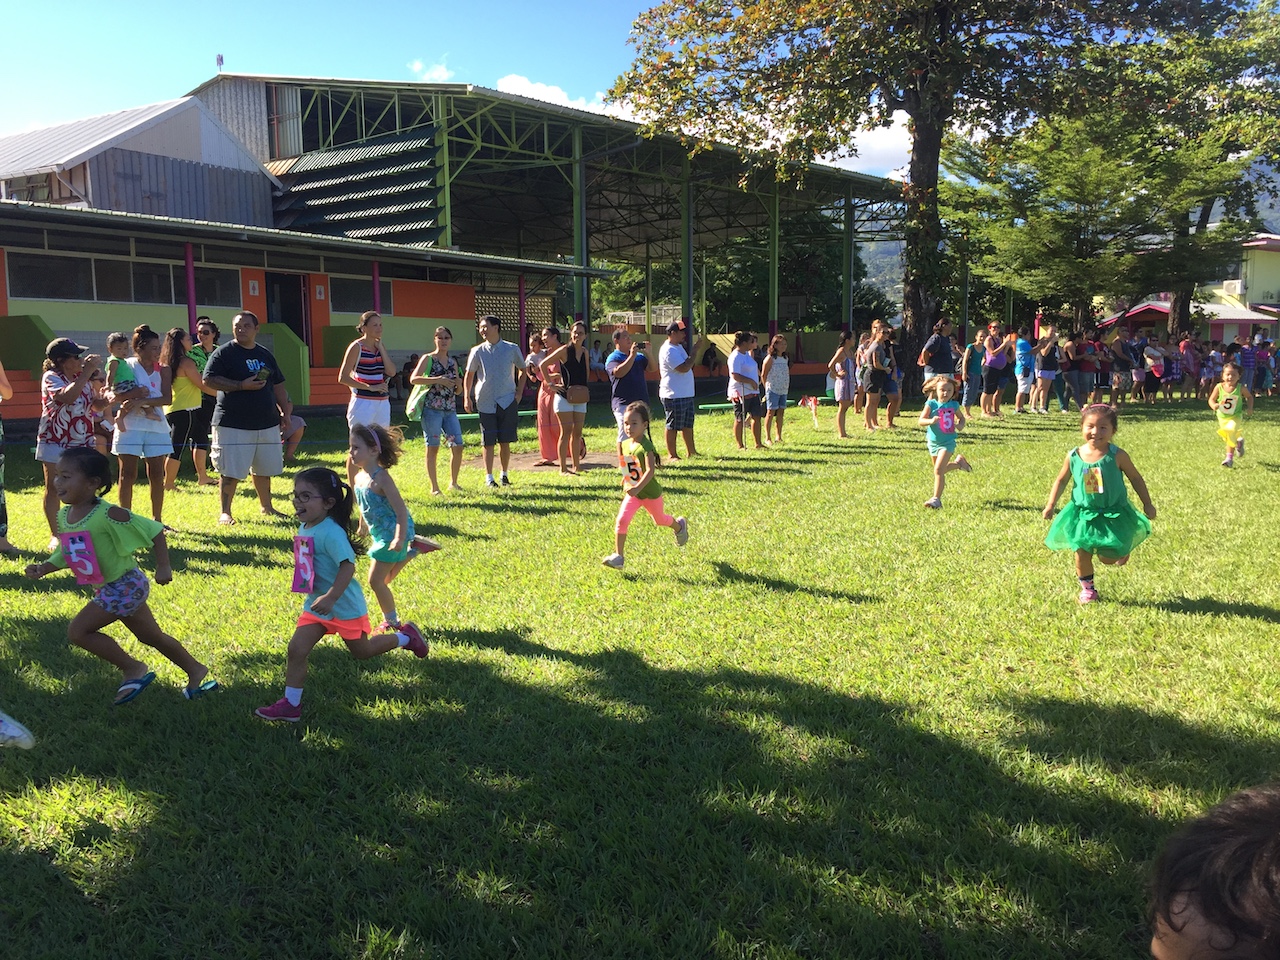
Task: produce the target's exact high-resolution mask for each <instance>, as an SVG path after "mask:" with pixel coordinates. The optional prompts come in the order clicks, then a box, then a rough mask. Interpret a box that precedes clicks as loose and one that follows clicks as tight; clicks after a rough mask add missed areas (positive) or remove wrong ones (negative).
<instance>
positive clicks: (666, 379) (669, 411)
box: [658, 319, 698, 460]
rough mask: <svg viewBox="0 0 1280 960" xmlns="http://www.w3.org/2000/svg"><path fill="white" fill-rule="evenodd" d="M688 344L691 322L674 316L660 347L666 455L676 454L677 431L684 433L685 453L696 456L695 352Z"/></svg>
mask: <svg viewBox="0 0 1280 960" xmlns="http://www.w3.org/2000/svg"><path fill="white" fill-rule="evenodd" d="M696 352H697V351H696V350H693V349H691V348H690V346H689V324H688V323H687V322H686V321H685V320H684V319H680V320H673V321H671V323H668V324H667V341H666V343H664V344H663V345H662V346H661V348H659V350H658V372H659V373H660V374H661V379H660V380H659V381H658V398H659V399H660V400H661V401H662V411H663V414H664V416H665V419H666V431H665V435H666V441H667V456H668V457H670V458H671V459H672V460H679V459H680V458H679V457H678V456H676V434H679V435H680V436H682V437H684V452H685V456H689V457H694V456H697V454H698V451H697V450H696V449H695V448H694V443H693V418H694V414H695V410H694V406H695V404H694V389H695V387H694V382H693V355H694V353H696Z"/></svg>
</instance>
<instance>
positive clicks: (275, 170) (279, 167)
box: [263, 157, 298, 177]
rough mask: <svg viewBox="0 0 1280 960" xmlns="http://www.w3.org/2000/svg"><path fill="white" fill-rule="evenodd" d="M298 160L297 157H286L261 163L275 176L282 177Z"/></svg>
mask: <svg viewBox="0 0 1280 960" xmlns="http://www.w3.org/2000/svg"><path fill="white" fill-rule="evenodd" d="M297 162H298V158H297V157H286V158H285V159H283V160H268V161H267V162H266V163H264V164H263V166H264V167H266V168H267V169H268V170H269V171H271V174H272V175H273V176H276V177H283V176H284V175H285V174H286V173H288V172H289V169H290V168H291V167H292V166H293V165H294V164H295V163H297Z"/></svg>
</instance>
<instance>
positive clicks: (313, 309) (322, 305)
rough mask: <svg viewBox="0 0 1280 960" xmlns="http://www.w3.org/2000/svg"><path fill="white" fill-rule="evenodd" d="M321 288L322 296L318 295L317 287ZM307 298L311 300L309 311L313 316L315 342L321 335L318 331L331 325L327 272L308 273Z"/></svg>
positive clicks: (312, 340) (312, 331)
mask: <svg viewBox="0 0 1280 960" xmlns="http://www.w3.org/2000/svg"><path fill="white" fill-rule="evenodd" d="M317 287H318V288H319V290H320V296H319V297H317V296H316V288H317ZM307 299H308V300H310V301H311V302H310V304H309V306H308V313H309V314H310V316H311V338H312V339H311V342H312V343H315V342H316V341H317V340H318V339H319V337H317V336H316V333H315V332H316V331H317V330H319V329H320V328H321V327H327V326H328V325H329V275H328V274H327V273H309V274H307Z"/></svg>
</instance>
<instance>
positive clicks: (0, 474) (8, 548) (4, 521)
mask: <svg viewBox="0 0 1280 960" xmlns="http://www.w3.org/2000/svg"><path fill="white" fill-rule="evenodd" d="M12 396H13V384H11V383H10V382H9V377H8V375H7V374H6V373H5V372H4V364H3V363H0V403H3V402H4V401H5V400H8V399H10V398H11V397H12ZM17 555H18V548H17V547H15V546H14V545H13V544H12V543H10V542H9V508H8V506H7V505H6V504H5V500H4V421H3V420H0V556H5V557H9V558H10V559H13V558H14V557H16V556H17Z"/></svg>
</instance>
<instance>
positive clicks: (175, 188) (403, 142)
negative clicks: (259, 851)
mask: <svg viewBox="0 0 1280 960" xmlns="http://www.w3.org/2000/svg"><path fill="white" fill-rule="evenodd" d="M900 190H901V187H900V185H899V184H896V183H893V182H891V181H886V180H882V179H880V178H876V177H870V176H866V175H863V174H858V173H855V172H852V171H848V170H843V169H837V168H833V167H825V166H814V167H811V168H810V169H809V170H808V171H807V172H806V173H805V175H804V177H803V179H802V180H790V181H783V182H780V181H778V179H777V178H776V176H775V169H774V166H773V161H772V160H771V159H769V158H765V157H761V156H751V155H744V154H742V153H740V152H739V151H736V150H733V149H730V148H728V147H723V148H714V149H711V150H707V151H704V152H702V153H699V154H698V155H697V156H696V157H693V158H691V157H689V155H688V151H687V149H686V148H684V147H683V146H682V144H681V143H680V142H679V140H678V139H677V138H676V137H674V136H656V137H651V138H648V137H645V136H643V135H642V132H641V130H640V128H639V126H638V125H636V124H634V123H630V122H628V121H624V120H619V119H615V118H611V117H607V116H603V115H600V114H595V113H591V112H587V111H582V110H575V109H571V108H566V107H559V106H555V105H551V104H546V103H541V102H538V101H534V100H530V99H527V98H523V97H517V96H513V95H509V94H504V93H500V92H498V91H495V90H489V89H486V88H482V87H476V86H472V85H469V84H428V83H397V82H383V81H366V80H336V79H327V78H308V77H270V76H258V75H243V74H219V75H218V76H216V77H214V78H213V79H211V80H209V81H208V82H207V83H205V84H202V85H201V86H200V87H198V88H197V89H195V90H193V91H191V92H190V93H188V94H187V95H185V96H182V97H179V98H177V99H174V100H170V101H165V102H163V103H157V104H150V105H147V106H143V107H135V108H130V109H125V110H121V111H118V112H115V113H111V114H107V115H104V116H100V117H91V118H87V119H85V120H80V121H75V122H72V123H67V124H62V125H59V126H55V127H50V128H46V129H43V130H36V131H30V132H27V133H22V134H18V135H14V136H10V137H5V138H0V359H2V360H3V362H4V364H5V367H6V369H7V370H8V371H10V373H11V378H12V379H15V380H16V381H18V382H15V387H17V388H18V393H19V395H18V396H17V397H15V399H14V401H11V402H9V403H7V404H6V409H5V414H6V416H7V417H24V416H35V415H38V409H36V410H35V411H34V412H33V406H34V398H33V397H32V386H33V384H32V380H33V379H34V380H38V371H39V366H40V361H41V359H42V355H43V348H44V344H45V343H46V342H47V341H48V340H49V339H51V338H52V337H54V336H71V337H74V338H75V339H77V340H80V341H81V342H83V343H86V344H87V345H90V346H91V347H93V348H94V349H95V351H96V350H97V349H98V348H99V347H101V346H102V345H103V340H104V338H105V335H106V334H107V333H108V332H110V331H112V330H125V331H128V330H131V329H132V328H133V327H135V326H137V325H138V324H139V323H147V324H149V325H150V326H151V327H152V328H153V329H156V330H158V331H163V330H165V329H168V328H169V327H172V326H174V325H175V324H177V325H182V324H186V325H188V326H190V325H192V324H193V323H194V318H195V317H196V316H197V315H200V314H208V315H209V316H210V317H212V318H213V319H214V321H215V322H217V323H218V324H219V325H220V326H221V327H222V328H223V330H224V332H225V331H229V329H230V323H229V321H230V318H231V317H232V316H233V315H234V314H235V313H236V312H237V311H238V310H239V309H240V308H242V307H243V308H246V309H250V310H253V311H254V312H255V313H257V314H258V316H259V317H260V318H262V319H263V320H264V321H265V323H266V326H265V328H264V329H263V332H262V339H263V342H264V343H266V344H268V345H269V346H270V347H271V349H272V350H273V352H275V353H276V355H277V357H278V358H279V359H280V361H281V364H282V366H284V367H285V372H286V376H287V377H288V380H289V386H290V390H291V393H292V394H293V396H294V399H295V402H298V403H301V404H327V403H339V402H345V399H346V390H345V388H343V387H341V386H340V385H338V384H337V382H336V377H337V366H338V364H339V362H340V360H341V356H342V352H343V350H344V348H345V346H346V345H347V344H348V343H349V342H350V341H351V340H352V339H353V338H354V337H355V331H354V323H355V320H356V318H357V317H358V315H359V314H360V313H361V312H363V311H365V310H369V309H375V310H378V311H379V312H380V313H381V314H382V315H383V317H384V321H385V341H386V343H387V345H388V346H389V347H390V348H391V351H392V353H393V355H394V356H396V358H397V360H399V361H402V360H403V359H405V358H407V356H408V355H409V353H410V352H421V351H423V350H425V349H430V346H431V332H432V331H433V330H434V328H435V327H436V326H438V325H445V326H449V327H450V328H451V329H453V330H454V332H455V340H454V344H455V347H456V348H457V349H459V350H463V349H466V348H467V347H468V346H469V345H471V344H473V343H474V342H475V329H474V323H475V320H476V318H477V317H478V316H482V315H485V314H494V315H496V316H499V317H501V318H502V319H503V321H504V324H510V329H511V333H510V335H509V336H510V337H511V338H512V339H515V338H516V336H517V335H519V336H520V339H521V340H522V341H523V331H524V328H525V326H526V324H536V325H541V324H544V323H548V322H552V321H555V320H562V319H563V318H564V317H565V316H566V315H574V316H589V315H590V310H589V304H590V289H591V286H590V285H591V281H592V279H596V278H600V277H602V276H605V275H607V273H606V271H603V270H601V269H598V268H594V267H592V266H591V265H592V264H593V263H596V264H599V263H601V262H614V263H616V262H635V263H644V264H652V263H655V262H659V261H663V260H678V261H679V262H680V263H681V264H682V267H683V271H682V273H683V276H684V281H685V282H684V284H683V301H684V302H683V304H682V309H683V311H684V315H685V316H689V317H692V316H694V304H693V291H694V283H693V264H694V261H695V258H696V256H697V254H698V251H699V250H703V249H707V248H710V247H714V246H717V245H719V244H722V243H724V242H726V241H728V240H730V239H733V238H736V237H740V236H743V235H746V234H749V233H752V234H763V235H767V236H768V237H769V245H770V249H771V253H772V255H773V257H774V260H775V264H776V253H777V241H778V236H779V224H780V223H781V222H782V221H783V220H785V219H786V218H787V217H791V216H795V215H798V214H801V213H804V212H812V211H822V212H824V213H826V214H827V215H829V216H832V217H833V218H835V219H836V221H837V222H839V223H841V224H842V225H843V226H844V233H843V242H844V243H845V246H846V248H847V250H848V253H849V256H847V257H846V262H849V260H850V258H851V257H852V251H853V245H854V243H855V242H856V240H858V239H862V238H874V237H883V236H889V235H892V234H893V233H894V231H895V230H896V229H897V224H898V223H899V222H900V219H901V194H900ZM777 273H778V271H777V270H776V269H774V270H772V271H771V277H770V289H769V291H768V293H767V295H768V296H769V298H770V303H771V304H772V305H773V310H772V312H771V315H772V316H773V317H775V318H776V317H777V315H778V314H777V305H778V303H779V300H780V296H779V290H780V280H779V277H778V275H777ZM846 288H847V290H850V291H851V289H852V281H849V282H847V283H846ZM846 306H848V305H846ZM774 325H776V319H775V320H774ZM517 331H518V332H517ZM224 339H225V337H224ZM24 371H26V372H27V373H28V374H29V375H30V376H29V377H24V373H23V372H24Z"/></svg>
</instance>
